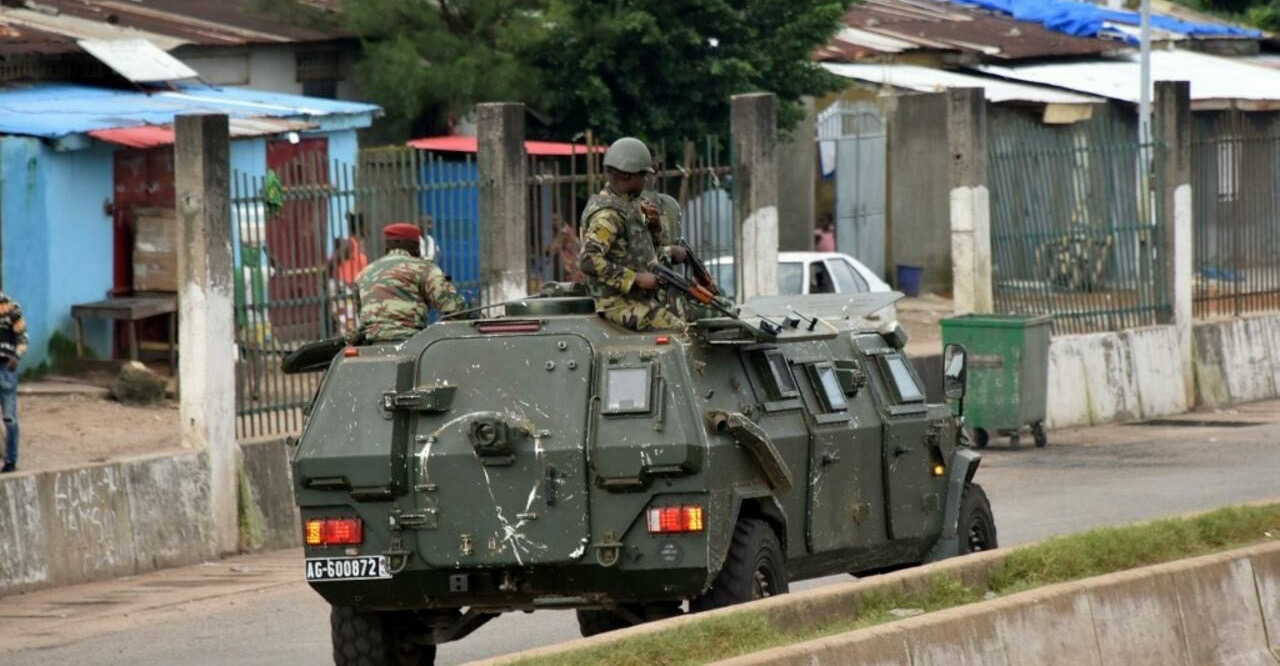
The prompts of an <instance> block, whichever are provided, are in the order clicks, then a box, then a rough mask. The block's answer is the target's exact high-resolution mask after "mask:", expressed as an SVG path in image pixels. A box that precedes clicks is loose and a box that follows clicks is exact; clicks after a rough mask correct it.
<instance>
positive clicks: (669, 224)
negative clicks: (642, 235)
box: [640, 190, 684, 266]
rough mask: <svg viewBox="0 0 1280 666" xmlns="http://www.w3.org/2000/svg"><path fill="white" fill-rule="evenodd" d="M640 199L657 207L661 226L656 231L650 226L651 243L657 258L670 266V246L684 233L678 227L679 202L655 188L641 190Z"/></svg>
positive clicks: (678, 240)
mask: <svg viewBox="0 0 1280 666" xmlns="http://www.w3.org/2000/svg"><path fill="white" fill-rule="evenodd" d="M640 201H642V202H644V203H647V204H652V205H653V207H654V208H657V209H658V219H659V220H660V221H661V224H662V228H661V229H660V230H659V231H657V232H656V233H655V232H654V230H653V229H652V228H650V229H649V232H650V233H651V234H652V235H653V244H654V246H656V248H657V252H658V258H659V259H660V260H661V261H662V263H664V264H667V265H668V266H670V265H672V263H673V262H672V261H671V247H672V246H674V245H675V244H676V243H678V242H680V239H681V238H683V237H684V233H683V231H682V230H681V228H680V218H681V211H680V202H679V201H676V200H675V197H672V196H671V195H669V194H662V193H661V192H657V191H655V190H645V191H643V192H641V193H640Z"/></svg>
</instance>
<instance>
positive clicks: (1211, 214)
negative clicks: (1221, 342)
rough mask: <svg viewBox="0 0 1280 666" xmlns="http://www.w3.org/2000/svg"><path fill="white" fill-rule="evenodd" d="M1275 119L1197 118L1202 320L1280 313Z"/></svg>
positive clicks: (1279, 162)
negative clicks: (1261, 313) (1249, 314)
mask: <svg viewBox="0 0 1280 666" xmlns="http://www.w3.org/2000/svg"><path fill="white" fill-rule="evenodd" d="M1272 115H1273V114H1270V113H1264V114H1250V113H1244V112H1239V111H1234V112H1226V111H1224V112H1219V113H1213V114H1207V113H1197V114H1195V116H1196V118H1195V135H1194V138H1193V139H1192V144H1191V179H1192V180H1191V182H1192V196H1191V198H1192V201H1193V206H1194V209H1195V212H1194V218H1193V219H1194V222H1193V229H1194V231H1193V235H1194V238H1195V242H1194V247H1195V250H1194V253H1193V262H1194V267H1195V269H1194V270H1195V274H1194V276H1193V282H1192V284H1193V290H1192V298H1193V301H1194V314H1195V316H1196V317H1200V318H1211V317H1216V316H1236V315H1241V314H1245V313H1250V312H1264V311H1272V310H1280V187H1277V186H1276V181H1277V178H1278V177H1280V127H1278V126H1277V125H1276V124H1275V122H1274V121H1272V120H1271V116H1272Z"/></svg>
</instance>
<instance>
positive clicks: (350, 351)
mask: <svg viewBox="0 0 1280 666" xmlns="http://www.w3.org/2000/svg"><path fill="white" fill-rule="evenodd" d="M342 355H343V356H345V357H347V358H351V357H352V356H359V355H360V348H359V347H344V348H343V349H342Z"/></svg>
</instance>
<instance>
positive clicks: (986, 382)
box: [942, 314, 1053, 448]
mask: <svg viewBox="0 0 1280 666" xmlns="http://www.w3.org/2000/svg"><path fill="white" fill-rule="evenodd" d="M1052 328H1053V320H1052V318H1051V317H1049V316H1048V315H993V314H972V315H963V316H960V317H950V318H947V319H943V320H942V343H943V345H947V344H951V343H959V344H962V345H964V346H965V349H966V350H967V351H968V368H969V375H968V382H967V386H968V392H967V394H966V395H965V400H964V417H965V422H966V423H968V424H969V425H970V426H972V427H973V435H974V444H975V445H977V446H978V448H982V447H984V446H986V445H987V443H988V442H989V441H990V439H991V435H992V434H999V435H1005V436H1008V437H1009V444H1010V446H1013V447H1017V446H1018V443H1019V435H1020V434H1021V433H1022V431H1023V428H1028V429H1030V431H1031V435H1032V437H1033V439H1034V440H1035V444H1036V446H1044V445H1045V444H1047V443H1048V439H1047V438H1046V437H1045V432H1044V415H1045V409H1046V403H1047V402H1048V389H1049V336H1050V333H1051V332H1052Z"/></svg>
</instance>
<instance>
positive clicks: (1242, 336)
mask: <svg viewBox="0 0 1280 666" xmlns="http://www.w3.org/2000/svg"><path fill="white" fill-rule="evenodd" d="M1193 338H1194V350H1193V365H1194V370H1195V372H1194V377H1195V386H1194V387H1192V388H1193V389H1194V390H1193V391H1190V392H1188V391H1187V386H1186V380H1185V379H1184V373H1183V372H1182V360H1181V354H1180V352H1179V348H1178V336H1177V331H1176V329H1175V328H1174V327H1173V326H1153V327H1149V328H1141V329H1134V330H1128V331H1121V332H1119V333H1093V334H1089V335H1066V336H1059V337H1055V338H1053V340H1052V342H1051V343H1050V344H1049V404H1048V413H1047V418H1046V425H1047V427H1049V428H1066V427H1074V426H1088V425H1102V424H1104V423H1112V422H1123V421H1136V420H1144V419H1150V418H1155V417H1159V416H1168V415H1170V414H1179V413H1182V412H1186V411H1189V410H1190V409H1193V408H1196V407H1207V408H1214V407H1222V406H1225V405H1231V404H1237V403H1242V402H1252V401H1257V400H1270V399H1274V398H1280V314H1269V315H1259V316H1253V317H1242V318H1238V319H1230V320H1224V321H1218V322H1206V323H1202V324H1198V325H1196V327H1195V329H1194V335H1193ZM1188 394H1190V395H1192V396H1194V403H1193V404H1188V401H1187V400H1188V399H1187V397H1186V396H1187V395H1188Z"/></svg>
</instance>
